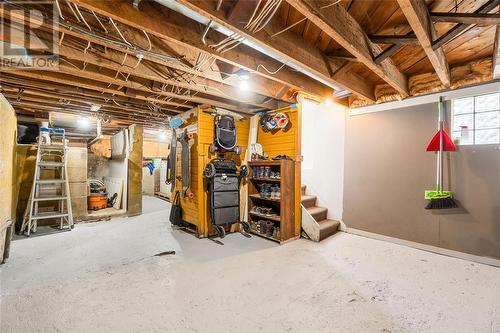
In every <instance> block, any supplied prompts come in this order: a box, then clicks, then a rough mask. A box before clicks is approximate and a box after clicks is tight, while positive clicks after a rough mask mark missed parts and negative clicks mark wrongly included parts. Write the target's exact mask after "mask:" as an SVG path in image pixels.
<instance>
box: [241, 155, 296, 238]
mask: <svg viewBox="0 0 500 333" xmlns="http://www.w3.org/2000/svg"><path fill="white" fill-rule="evenodd" d="M248 165H249V168H250V170H249V171H250V173H249V182H248V219H249V223H250V230H251V232H252V233H253V234H255V235H257V236H260V237H264V238H266V239H270V240H272V241H275V242H279V243H284V242H286V241H289V240H292V239H295V238H297V236H296V235H298V234H300V232H296V230H295V210H294V207H295V191H294V189H295V182H294V180H295V177H294V175H295V164H294V162H293V161H291V160H278V161H273V160H269V161H268V160H263V161H260V160H259V161H251V162H249V163H248ZM262 170H264V171H262ZM278 188H279V190H278ZM264 224H265V225H264Z"/></svg>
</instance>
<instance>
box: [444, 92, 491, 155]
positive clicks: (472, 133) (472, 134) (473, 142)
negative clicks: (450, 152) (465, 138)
mask: <svg viewBox="0 0 500 333" xmlns="http://www.w3.org/2000/svg"><path fill="white" fill-rule="evenodd" d="M492 94H497V95H498V98H499V104H498V105H499V107H498V109H496V110H489V111H482V112H481V111H480V112H477V111H476V98H477V97H480V96H486V95H492ZM466 98H472V99H473V101H472V105H473V109H472V112H467V113H461V114H459V115H460V116H461V115H470V114H472V126H473V129H469V135H470V137H471V143H460V142H459V143H458V145H460V146H488V145H499V144H500V122H499V125H498V127H491V128H481V129H479V130H480V131H481V130H494V129H496V130H497V131H498V133H499V134H498V135H499V136H498V142H488V143H476V130H477V129H476V114H477V113H488V112H497V113H498V114H499V117H500V92H498V91H490V92H487V93H486V92H485V93H481V94H475V95H469V96H461V97H457V98H453V99H452V103H451V126H450V127H451V136H452V137H453V138H454V137H455V133H456V132H458V131H457V130H455V127H454V126H455V121H454V118H455V101H456V100H460V99H466Z"/></svg>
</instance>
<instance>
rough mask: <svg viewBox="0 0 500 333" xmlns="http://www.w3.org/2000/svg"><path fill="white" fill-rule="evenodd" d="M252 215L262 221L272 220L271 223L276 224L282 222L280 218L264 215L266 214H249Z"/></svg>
mask: <svg viewBox="0 0 500 333" xmlns="http://www.w3.org/2000/svg"><path fill="white" fill-rule="evenodd" d="M249 214H250V215H253V216H257V217H260V218H262V219H265V220H270V221H274V222H280V221H281V220H280V218H279V216H267V215H264V214H259V213H254V212H249Z"/></svg>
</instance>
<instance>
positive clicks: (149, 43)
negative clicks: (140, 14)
mask: <svg viewBox="0 0 500 333" xmlns="http://www.w3.org/2000/svg"><path fill="white" fill-rule="evenodd" d="M142 32H143V33H144V35H145V36H146V38H147V40H148V45H149V46H148V51H151V47H152V45H151V39H149V35H148V33H147V32H146V31H144V30H142Z"/></svg>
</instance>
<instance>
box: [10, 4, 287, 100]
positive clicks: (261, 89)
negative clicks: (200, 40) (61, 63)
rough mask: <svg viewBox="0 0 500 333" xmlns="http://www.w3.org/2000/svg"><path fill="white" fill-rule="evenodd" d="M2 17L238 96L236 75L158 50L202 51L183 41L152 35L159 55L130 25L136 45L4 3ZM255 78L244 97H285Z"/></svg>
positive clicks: (278, 87)
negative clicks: (12, 8)
mask: <svg viewBox="0 0 500 333" xmlns="http://www.w3.org/2000/svg"><path fill="white" fill-rule="evenodd" d="M0 17H2V18H4V19H7V20H11V21H14V22H17V23H21V24H25V23H27V22H32V24H33V26H38V27H40V29H45V30H46V31H51V29H54V28H55V29H56V31H57V32H59V33H60V34H64V35H65V36H66V37H65V38H68V37H67V36H73V37H76V38H78V39H80V40H85V41H89V42H91V43H92V45H91V46H94V45H100V46H102V47H103V48H102V50H101V52H100V53H99V54H97V55H96V56H97V57H99V58H101V57H102V58H103V59H107V60H109V61H114V62H116V63H117V64H120V63H122V62H123V61H124V53H126V54H128V55H130V57H128V58H125V63H124V66H125V67H129V68H130V67H133V66H134V65H135V63H136V59H137V57H138V56H140V57H143V59H144V61H149V62H151V63H154V64H157V65H161V66H167V67H168V68H169V69H170V68H171V69H172V70H175V71H176V73H179V74H182V73H187V74H191V76H190V79H191V81H193V82H194V83H195V84H196V85H197V86H198V87H204V88H205V90H206V91H210V92H211V93H214V94H215V95H216V93H217V92H220V93H222V94H226V95H227V96H235V94H234V90H237V89H238V85H239V83H240V82H239V81H238V79H237V78H235V77H225V78H221V75H220V74H219V73H217V72H216V71H213V70H211V69H210V68H207V69H206V70H203V69H195V68H192V67H189V66H187V65H186V64H184V63H182V61H180V60H175V59H172V60H166V59H165V58H166V57H168V56H169V55H170V54H168V53H166V54H165V53H161V52H158V50H157V48H159V46H160V47H163V48H168V49H169V50H170V51H171V53H173V54H175V55H178V56H180V55H182V56H183V57H184V58H183V59H190V60H194V59H196V57H197V55H198V54H199V53H198V52H195V53H196V54H194V52H193V51H192V49H188V48H186V47H183V46H182V45H179V44H175V45H167V43H166V42H165V41H161V40H159V39H158V38H155V37H154V36H151V38H150V39H151V41H152V43H153V46H154V47H155V48H156V49H155V51H156V53H157V54H159V55H161V56H162V57H155V56H152V55H150V54H149V53H147V52H143V51H144V50H141V48H140V47H138V46H137V45H138V43H137V44H135V42H136V41H138V40H140V38H142V39H144V34H141V33H139V32H137V31H134V30H133V29H129V28H127V27H121V30H122V32H123V34H125V35H126V36H127V38H128V40H129V41H130V42H131V43H134V47H133V48H132V47H131V48H126V47H123V46H120V45H119V44H117V43H116V42H117V41H115V40H112V39H110V37H112V36H110V35H109V34H108V35H106V36H104V35H100V34H99V32H97V31H93V33H92V34H89V32H88V31H85V30H84V29H82V28H80V27H78V26H76V25H73V24H71V23H68V22H61V21H59V24H54V25H52V24H48V23H47V22H46V21H42V20H41V19H40V18H38V17H37V15H36V13H35V14H33V15H30V17H25V16H24V15H23V14H22V13H21V12H16V11H14V12H12V11H9V12H6V9H5V8H4V7H0ZM70 38H71V37H70ZM63 41H64V39H63ZM122 44H123V43H122ZM159 44H160V45H159ZM83 50H84V48H82V51H83ZM92 50H93V47H91V48H90V49H89V52H92ZM137 72H139V73H142V72H143V71H142V70H141V71H139V70H138V71H137ZM253 81H254V83H255V84H253V85H251V86H250V87H249V89H248V92H249V93H250V92H251V93H255V94H257V95H256V96H255V97H252V96H251V95H252V94H248V95H249V96H246V97H245V98H243V99H255V103H258V100H259V95H261V96H266V97H271V98H276V99H281V98H282V97H283V96H280V95H279V92H281V91H282V89H283V84H281V83H278V82H274V81H271V80H269V79H267V78H263V77H259V76H256V77H254V78H253ZM236 95H238V94H236ZM261 100H262V99H261ZM284 101H285V102H293V100H291V99H284ZM266 106H267V107H269V108H273V107H274V106H273V105H272V103H269V105H267V103H266Z"/></svg>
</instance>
